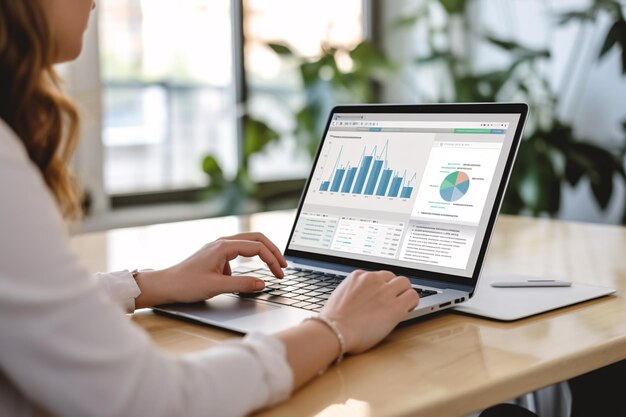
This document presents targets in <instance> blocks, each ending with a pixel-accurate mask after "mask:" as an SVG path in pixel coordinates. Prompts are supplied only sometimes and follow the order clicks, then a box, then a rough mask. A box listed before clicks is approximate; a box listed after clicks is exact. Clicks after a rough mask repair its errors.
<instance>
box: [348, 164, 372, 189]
mask: <svg viewBox="0 0 626 417" xmlns="http://www.w3.org/2000/svg"><path fill="white" fill-rule="evenodd" d="M372 158H373V157H372V156H364V157H363V162H361V168H359V175H358V176H357V178H356V184H355V185H354V189H353V190H352V192H353V193H354V194H361V192H362V191H363V185H365V177H367V172H368V171H369V169H370V165H371V164H372Z"/></svg>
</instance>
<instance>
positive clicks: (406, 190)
mask: <svg viewBox="0 0 626 417" xmlns="http://www.w3.org/2000/svg"><path fill="white" fill-rule="evenodd" d="M412 192H413V187H402V194H400V198H411V193H412Z"/></svg>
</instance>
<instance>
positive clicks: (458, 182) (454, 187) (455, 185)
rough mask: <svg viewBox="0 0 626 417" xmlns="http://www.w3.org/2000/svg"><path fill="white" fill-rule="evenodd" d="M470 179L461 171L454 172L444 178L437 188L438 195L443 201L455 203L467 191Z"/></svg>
mask: <svg viewBox="0 0 626 417" xmlns="http://www.w3.org/2000/svg"><path fill="white" fill-rule="evenodd" d="M469 185H470V179H469V177H468V176H467V174H466V173H465V172H463V171H454V172H453V173H451V174H448V176H446V178H444V180H443V182H442V183H441V186H440V187H439V195H441V198H443V199H444V200H445V201H449V202H453V201H457V200H458V199H460V198H461V197H463V196H464V195H465V193H466V192H467V190H469Z"/></svg>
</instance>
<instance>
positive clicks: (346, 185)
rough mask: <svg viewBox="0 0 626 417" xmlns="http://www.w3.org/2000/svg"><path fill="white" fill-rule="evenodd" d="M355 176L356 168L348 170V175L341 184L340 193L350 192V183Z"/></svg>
mask: <svg viewBox="0 0 626 417" xmlns="http://www.w3.org/2000/svg"><path fill="white" fill-rule="evenodd" d="M355 176H356V167H354V168H350V169H349V170H348V174H347V175H346V180H345V181H344V182H343V187H341V192H342V193H349V192H350V188H352V182H353V181H354V177H355Z"/></svg>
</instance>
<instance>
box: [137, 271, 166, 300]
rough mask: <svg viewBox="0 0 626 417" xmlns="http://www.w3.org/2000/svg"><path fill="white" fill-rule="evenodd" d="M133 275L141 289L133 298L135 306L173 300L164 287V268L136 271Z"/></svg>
mask: <svg viewBox="0 0 626 417" xmlns="http://www.w3.org/2000/svg"><path fill="white" fill-rule="evenodd" d="M133 272H134V271H133ZM133 277H134V278H135V281H136V282H137V286H138V287H139V289H140V290H141V294H139V297H137V298H136V299H135V307H136V308H146V307H152V306H155V305H159V304H167V303H171V302H173V300H172V299H170V297H169V294H168V290H167V288H166V283H167V273H166V270H160V271H145V270H144V271H137V272H136V273H135V274H134V275H133Z"/></svg>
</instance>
